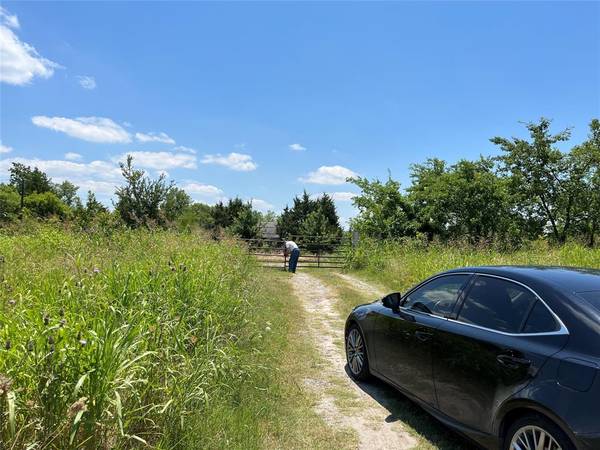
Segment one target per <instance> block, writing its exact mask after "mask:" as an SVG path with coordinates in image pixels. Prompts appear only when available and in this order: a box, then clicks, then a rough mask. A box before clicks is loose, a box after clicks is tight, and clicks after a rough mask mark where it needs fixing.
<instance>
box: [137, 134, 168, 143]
mask: <svg viewBox="0 0 600 450" xmlns="http://www.w3.org/2000/svg"><path fill="white" fill-rule="evenodd" d="M135 138H136V139H137V140H138V141H139V142H161V143H163V144H171V145H175V140H174V139H173V138H171V137H170V136H169V135H168V134H167V133H163V132H160V133H153V132H150V133H135Z"/></svg>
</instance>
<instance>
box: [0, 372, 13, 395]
mask: <svg viewBox="0 0 600 450" xmlns="http://www.w3.org/2000/svg"><path fill="white" fill-rule="evenodd" d="M11 386H12V380H11V379H10V378H8V377H7V376H6V375H2V374H1V373H0V395H4V394H8V391H10V387H11Z"/></svg>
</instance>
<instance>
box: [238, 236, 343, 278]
mask: <svg viewBox="0 0 600 450" xmlns="http://www.w3.org/2000/svg"><path fill="white" fill-rule="evenodd" d="M242 240H243V241H245V242H246V245H247V246H248V251H249V253H250V254H251V255H253V256H254V257H256V259H257V260H258V261H259V263H260V264H261V266H263V267H274V268H280V269H283V270H286V269H287V265H288V257H286V256H285V255H284V252H283V246H284V242H285V241H283V240H281V239H269V238H256V239H242ZM289 240H292V241H294V242H296V243H297V244H298V247H300V258H299V259H298V268H303V269H310V268H314V269H341V268H342V267H344V264H345V262H346V259H347V256H348V251H349V250H350V249H351V247H352V240H351V239H350V238H349V237H346V236H342V237H323V236H290V238H289Z"/></svg>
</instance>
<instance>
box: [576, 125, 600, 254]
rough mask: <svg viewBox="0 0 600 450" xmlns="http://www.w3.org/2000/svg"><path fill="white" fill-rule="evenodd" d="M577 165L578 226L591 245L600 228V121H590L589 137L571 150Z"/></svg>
mask: <svg viewBox="0 0 600 450" xmlns="http://www.w3.org/2000/svg"><path fill="white" fill-rule="evenodd" d="M571 155H572V158H573V159H574V161H575V166H576V167H577V168H578V170H579V171H581V172H582V176H581V189H580V191H579V195H578V196H577V197H576V202H575V203H576V205H575V210H576V214H575V215H576V217H577V219H578V228H579V229H580V232H581V233H582V234H583V235H584V236H586V239H587V242H588V244H589V245H590V246H592V247H593V246H594V244H595V236H596V233H597V232H598V231H599V230H600V121H599V120H598V119H594V120H592V121H591V123H590V134H589V136H588V139H587V140H586V141H585V142H584V143H582V144H581V145H578V146H576V147H574V148H573V150H572V151H571Z"/></svg>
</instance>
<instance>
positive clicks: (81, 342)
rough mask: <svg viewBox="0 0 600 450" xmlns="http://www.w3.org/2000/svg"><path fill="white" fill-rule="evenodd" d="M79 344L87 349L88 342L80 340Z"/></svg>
mask: <svg viewBox="0 0 600 450" xmlns="http://www.w3.org/2000/svg"><path fill="white" fill-rule="evenodd" d="M79 344H81V346H82V347H85V346H86V345H87V341H86V340H85V339H79Z"/></svg>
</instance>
